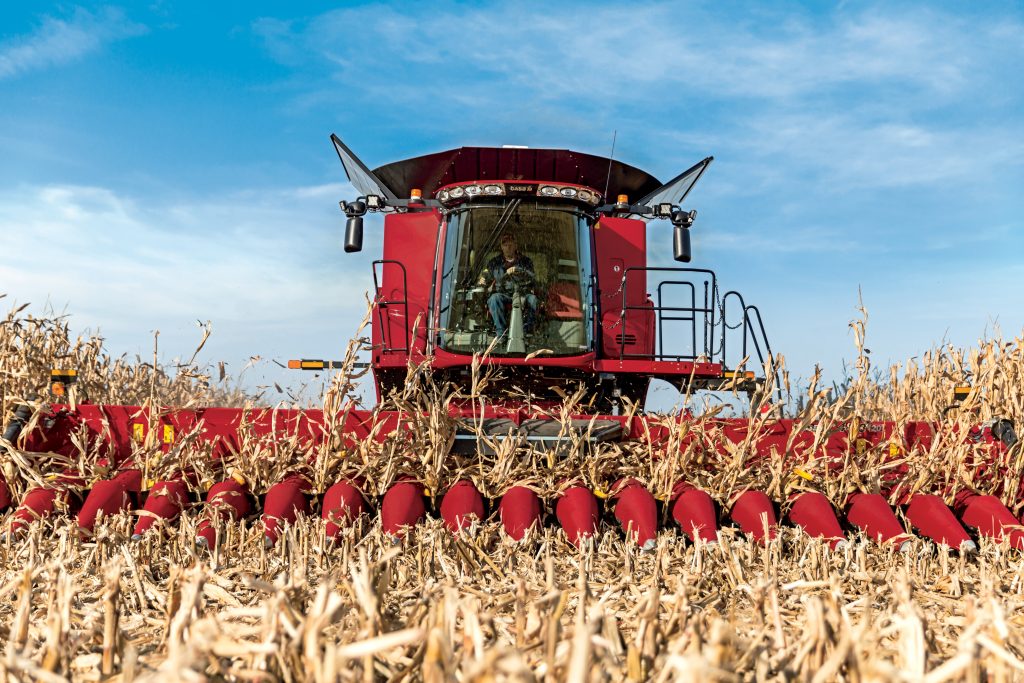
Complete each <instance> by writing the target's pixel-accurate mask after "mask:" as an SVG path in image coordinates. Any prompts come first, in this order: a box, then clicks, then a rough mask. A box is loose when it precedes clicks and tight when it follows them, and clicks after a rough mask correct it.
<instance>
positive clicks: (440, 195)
mask: <svg viewBox="0 0 1024 683" xmlns="http://www.w3.org/2000/svg"><path fill="white" fill-rule="evenodd" d="M437 198H438V200H439V201H442V202H446V201H448V190H441V191H440V192H438V193H437Z"/></svg>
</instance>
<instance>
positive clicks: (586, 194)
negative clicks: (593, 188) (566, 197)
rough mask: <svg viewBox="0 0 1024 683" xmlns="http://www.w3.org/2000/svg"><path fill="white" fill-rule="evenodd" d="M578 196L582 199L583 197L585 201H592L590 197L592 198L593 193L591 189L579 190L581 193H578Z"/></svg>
mask: <svg viewBox="0 0 1024 683" xmlns="http://www.w3.org/2000/svg"><path fill="white" fill-rule="evenodd" d="M577 196H578V197H579V198H580V199H582V200H583V201H585V202H589V201H590V198H591V197H592V196H593V195H591V194H590V191H589V190H580V191H579V194H578V195H577Z"/></svg>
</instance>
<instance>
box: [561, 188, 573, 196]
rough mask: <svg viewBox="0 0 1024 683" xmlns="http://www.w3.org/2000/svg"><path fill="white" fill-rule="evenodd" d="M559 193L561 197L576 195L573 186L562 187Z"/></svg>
mask: <svg viewBox="0 0 1024 683" xmlns="http://www.w3.org/2000/svg"><path fill="white" fill-rule="evenodd" d="M560 194H561V195H562V196H563V197H575V196H576V188H575V187H563V188H562V189H561V191H560Z"/></svg>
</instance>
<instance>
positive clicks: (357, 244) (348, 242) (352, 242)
mask: <svg viewBox="0 0 1024 683" xmlns="http://www.w3.org/2000/svg"><path fill="white" fill-rule="evenodd" d="M338 205H339V206H340V207H341V210H342V211H344V212H345V215H346V216H348V220H347V221H345V253H347V254H351V253H353V252H356V251H362V250H363V214H365V213H366V203H365V202H363V201H361V200H358V201H354V202H339V203H338Z"/></svg>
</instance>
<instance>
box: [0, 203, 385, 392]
mask: <svg viewBox="0 0 1024 683" xmlns="http://www.w3.org/2000/svg"><path fill="white" fill-rule="evenodd" d="M351 194H353V192H352V191H351V188H350V187H349V186H347V185H341V184H338V185H323V186H316V187H299V188H288V189H282V190H276V191H265V190H264V191H255V190H254V191H245V192H236V193H233V194H230V195H226V196H219V197H195V198H192V199H189V200H187V201H178V202H176V203H174V204H165V203H161V202H159V201H158V202H155V203H154V202H152V201H141V200H138V199H135V198H133V197H128V196H124V195H122V194H119V193H118V192H115V191H112V190H110V189H108V188H102V187H83V186H70V185H47V186H41V187H20V188H17V189H15V190H7V191H3V192H0V254H3V259H2V260H0V292H4V293H7V294H8V297H9V299H8V301H10V300H17V301H19V302H31V303H33V304H35V308H34V309H33V310H35V311H36V312H39V311H40V310H41V307H42V305H43V304H44V303H46V302H49V303H50V304H52V305H53V306H54V307H55V308H57V309H58V310H63V309H65V308H66V309H67V311H68V312H70V313H71V314H72V316H73V317H72V320H73V322H74V324H75V326H76V327H78V328H79V329H81V328H86V327H87V328H91V329H97V328H98V329H100V330H101V331H102V332H103V334H104V335H105V336H106V337H107V339H108V343H109V346H110V349H111V351H112V352H113V353H115V354H120V353H125V352H127V353H136V352H140V351H141V352H143V353H146V352H147V349H148V348H151V344H152V331H153V330H156V329H160V330H161V336H160V340H161V347H162V348H164V349H166V353H167V358H170V357H174V356H186V357H187V356H188V355H190V353H191V350H192V349H193V348H194V344H195V341H196V340H197V334H196V330H195V322H196V320H212V321H213V324H214V335H213V338H212V339H211V342H210V344H209V345H208V348H207V350H206V351H205V352H204V357H205V358H207V359H209V360H210V361H211V362H212V361H216V360H221V359H224V360H228V361H230V362H231V363H232V367H233V368H234V370H236V371H237V370H238V369H240V367H241V365H242V363H243V361H244V360H245V359H247V358H248V357H249V356H250V355H260V356H263V357H264V358H279V359H286V358H288V357H300V356H305V357H327V356H334V355H336V354H338V353H340V352H341V350H343V349H344V347H345V344H346V343H347V341H348V339H349V338H350V337H351V336H352V334H353V333H354V332H355V330H356V326H357V324H358V322H359V320H360V319H361V318H362V315H363V313H364V311H365V304H364V301H365V300H364V296H363V295H364V293H365V292H366V291H367V290H368V289H369V288H370V287H371V286H372V280H371V278H370V266H369V261H370V260H371V259H372V258H373V257H372V256H371V255H372V254H375V253H376V252H377V251H379V239H380V236H379V231H378V230H373V229H371V228H370V226H368V229H367V249H366V251H365V252H364V253H363V254H360V255H357V256H350V255H346V254H344V253H343V252H342V250H341V233H342V230H343V222H344V221H343V219H344V217H343V216H342V215H341V214H340V213H339V212H338V210H337V205H336V203H335V201H334V199H336V198H337V197H343V196H346V195H351ZM307 379H308V378H307Z"/></svg>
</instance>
